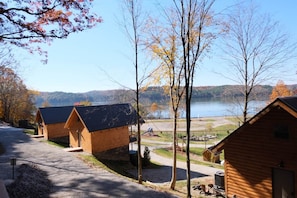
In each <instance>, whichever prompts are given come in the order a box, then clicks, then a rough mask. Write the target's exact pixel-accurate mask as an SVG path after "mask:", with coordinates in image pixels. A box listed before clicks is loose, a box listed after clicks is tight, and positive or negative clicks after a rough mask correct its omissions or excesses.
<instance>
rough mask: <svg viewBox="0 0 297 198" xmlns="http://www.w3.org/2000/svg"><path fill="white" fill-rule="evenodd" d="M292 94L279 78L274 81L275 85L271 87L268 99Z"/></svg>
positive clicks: (271, 99) (272, 99)
mask: <svg viewBox="0 0 297 198" xmlns="http://www.w3.org/2000/svg"><path fill="white" fill-rule="evenodd" d="M292 95H293V92H292V91H291V90H290V89H289V88H288V87H287V86H286V84H285V83H284V81H282V80H279V81H278V82H277V83H276V86H275V87H274V88H273V89H272V92H271V95H270V97H269V99H270V102H272V101H274V100H275V99H276V98H278V97H284V96H292Z"/></svg>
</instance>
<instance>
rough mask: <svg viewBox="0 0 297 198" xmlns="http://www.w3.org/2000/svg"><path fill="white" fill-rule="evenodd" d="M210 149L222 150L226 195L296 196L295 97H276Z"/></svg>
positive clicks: (247, 197) (243, 197)
mask: <svg viewBox="0 0 297 198" xmlns="http://www.w3.org/2000/svg"><path fill="white" fill-rule="evenodd" d="M211 150H212V152H213V153H218V152H220V151H222V150H224V155H225V156H224V157H225V158H224V160H225V163H224V168H225V174H224V176H225V178H224V183H225V194H226V197H232V198H235V197H236V198H257V197H259V198H262V197H265V198H267V197H272V198H285V197H286V198H293V197H297V193H296V189H297V183H296V181H297V97H283V98H277V99H276V100H275V101H273V102H272V103H270V104H269V105H267V106H266V107H265V108H264V109H263V110H261V111H260V112H259V113H258V114H256V115H255V116H254V117H252V118H251V119H249V120H248V121H247V122H246V123H245V124H243V125H242V126H240V127H239V128H238V129H237V130H235V131H234V132H233V133H231V134H230V135H229V136H227V137H226V138H225V139H223V140H222V141H220V142H219V143H218V144H217V145H215V146H214V147H212V148H211Z"/></svg>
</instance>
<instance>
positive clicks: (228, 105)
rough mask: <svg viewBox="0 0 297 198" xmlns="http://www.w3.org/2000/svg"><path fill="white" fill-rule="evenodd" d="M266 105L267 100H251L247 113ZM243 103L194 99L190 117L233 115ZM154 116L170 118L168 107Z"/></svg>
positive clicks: (182, 114) (238, 111)
mask: <svg viewBox="0 0 297 198" xmlns="http://www.w3.org/2000/svg"><path fill="white" fill-rule="evenodd" d="M266 105H267V101H251V102H250V103H249V112H248V113H249V115H255V114H256V113H258V112H259V111H260V110H261V109H263V108H264V107H265V106H266ZM242 108H243V103H239V102H232V101H221V100H208V101H205V100H204V101H194V102H192V104H191V117H193V118H199V117H214V116H235V115H241V114H242ZM180 114H181V118H185V111H184V110H181V112H180ZM153 116H155V117H160V118H170V117H171V116H170V111H169V107H166V106H163V108H162V109H161V110H159V111H157V112H155V113H154V114H153Z"/></svg>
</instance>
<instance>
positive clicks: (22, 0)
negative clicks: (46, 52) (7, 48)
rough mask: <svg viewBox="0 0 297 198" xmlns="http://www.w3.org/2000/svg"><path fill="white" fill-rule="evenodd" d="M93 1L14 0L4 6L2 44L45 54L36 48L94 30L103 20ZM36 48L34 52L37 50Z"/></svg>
mask: <svg viewBox="0 0 297 198" xmlns="http://www.w3.org/2000/svg"><path fill="white" fill-rule="evenodd" d="M91 5H92V0H79V1H73V0H71V1H64V0H48V1H44V0H33V1H32V0H14V1H2V2H0V29H1V31H0V43H6V44H12V45H15V46H18V47H22V48H26V49H28V50H29V51H30V52H34V50H37V51H39V52H40V53H41V52H42V49H41V48H40V47H39V46H36V45H35V44H40V43H47V42H50V41H52V40H53V39H55V38H59V39H61V38H66V37H67V36H68V35H69V34H71V33H74V32H80V31H83V30H86V29H89V28H92V27H94V25H96V24H97V23H100V22H102V19H101V18H100V17H98V16H96V14H93V13H91V10H90V8H91ZM33 46H34V48H33Z"/></svg>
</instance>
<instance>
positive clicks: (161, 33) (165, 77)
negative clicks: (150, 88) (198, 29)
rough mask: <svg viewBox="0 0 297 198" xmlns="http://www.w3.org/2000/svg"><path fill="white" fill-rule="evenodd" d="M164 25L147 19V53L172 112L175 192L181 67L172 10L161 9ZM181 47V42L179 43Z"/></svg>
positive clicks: (181, 87)
mask: <svg viewBox="0 0 297 198" xmlns="http://www.w3.org/2000/svg"><path fill="white" fill-rule="evenodd" d="M164 15H165V21H167V24H168V26H166V25H164V24H163V23H161V24H159V25H157V24H158V23H160V22H159V20H157V19H151V20H150V23H149V25H148V27H150V28H149V35H148V42H147V43H148V44H147V46H148V49H150V51H151V52H152V54H153V57H156V58H157V59H158V62H159V66H158V67H157V68H156V69H155V70H154V71H153V75H152V77H153V79H154V80H153V82H154V83H156V84H158V85H161V84H164V86H163V87H164V92H165V93H166V94H168V95H169V96H170V108H171V110H172V112H173V144H172V150H173V163H172V174H171V182H170V188H171V189H175V184H176V177H177V172H176V156H177V121H178V115H179V106H180V103H181V101H182V97H183V93H184V86H183V82H184V81H183V80H184V79H183V68H182V66H183V64H181V62H180V60H181V53H179V51H178V50H179V49H180V47H179V46H180V45H178V40H177V37H178V35H177V33H176V31H177V24H176V18H177V16H176V14H175V13H174V11H173V10H172V9H169V10H168V9H164ZM179 43H181V42H179Z"/></svg>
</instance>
